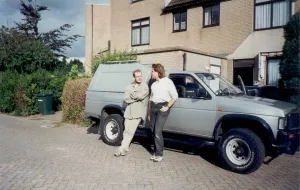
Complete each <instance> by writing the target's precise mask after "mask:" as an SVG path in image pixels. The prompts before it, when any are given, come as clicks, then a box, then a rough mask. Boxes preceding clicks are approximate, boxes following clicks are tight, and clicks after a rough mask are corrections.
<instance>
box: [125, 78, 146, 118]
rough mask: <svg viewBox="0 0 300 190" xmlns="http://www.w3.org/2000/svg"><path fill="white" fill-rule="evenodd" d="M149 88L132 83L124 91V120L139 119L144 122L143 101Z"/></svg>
mask: <svg viewBox="0 0 300 190" xmlns="http://www.w3.org/2000/svg"><path fill="white" fill-rule="evenodd" d="M148 94H149V88H148V85H147V84H146V83H144V82H142V83H141V84H137V83H133V84H131V85H129V86H128V87H127V89H126V91H125V96H124V101H125V102H126V103H127V107H126V110H125V113H124V117H125V118H126V119H137V118H141V119H143V120H145V117H146V113H147V112H146V110H147V109H146V105H145V103H144V102H143V100H144V99H145V98H146V97H147V96H148Z"/></svg>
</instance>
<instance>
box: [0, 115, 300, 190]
mask: <svg viewBox="0 0 300 190" xmlns="http://www.w3.org/2000/svg"><path fill="white" fill-rule="evenodd" d="M49 124H51V122H50V121H46V120H30V119H28V118H16V117H10V116H4V115H0V189H1V190H6V189H9V190H11V189H20V190H21V189H22V190H23V189H55V190H57V189H80V190H83V189H116V190H119V189H180V190H182V189H184V190H188V189H197V190H198V189H220V190H221V189H222V190H223V189H230V190H231V189H272V190H275V189H284V190H287V189H291V190H295V189H299V188H300V184H299V179H300V170H299V169H300V168H299V166H300V163H299V160H300V159H299V158H300V154H299V152H297V154H296V155H294V156H288V155H282V156H280V157H278V158H276V159H275V160H273V161H272V162H270V163H269V164H268V165H267V164H263V166H262V167H261V168H260V169H259V170H258V171H256V172H254V173H252V174H249V175H241V174H236V173H232V172H229V171H226V170H223V169H222V168H220V167H218V164H217V161H216V159H215V153H214V152H213V151H212V150H210V149H201V150H199V151H198V153H196V154H192V153H183V152H182V151H181V149H182V148H178V147H177V146H173V147H172V146H170V147H171V148H175V149H176V150H171V149H167V150H166V151H165V152H164V154H165V160H164V161H163V162H160V163H154V162H151V161H150V160H149V157H150V154H149V152H148V151H147V150H146V149H145V148H144V147H143V146H142V145H140V144H139V143H138V142H141V141H139V140H138V141H137V143H135V144H132V146H131V153H130V154H129V155H127V156H126V157H120V158H116V157H114V156H113V153H114V152H115V150H116V147H111V146H108V145H106V144H104V143H103V142H102V141H101V140H99V136H98V135H96V134H93V133H91V134H87V128H78V127H74V126H73V127H72V126H61V127H54V128H51V127H49ZM183 149H184V150H191V149H190V148H189V147H185V148H183ZM187 152H188V151H187Z"/></svg>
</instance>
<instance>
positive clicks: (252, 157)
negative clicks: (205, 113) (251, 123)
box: [218, 128, 265, 174]
mask: <svg viewBox="0 0 300 190" xmlns="http://www.w3.org/2000/svg"><path fill="white" fill-rule="evenodd" d="M218 153H219V157H220V160H221V163H222V165H223V167H225V168H226V169H228V170H231V171H234V172H237V173H244V174H247V173H252V172H254V171H255V170H257V169H258V168H259V167H260V166H261V165H262V163H263V161H264V158H265V147H264V144H263V142H262V141H261V139H260V138H259V137H258V136H257V135H256V134H255V133H254V132H252V131H251V130H249V129H243V128H238V129H231V130H229V131H228V132H227V133H225V134H224V135H223V137H222V139H221V140H220V143H219V146H218Z"/></svg>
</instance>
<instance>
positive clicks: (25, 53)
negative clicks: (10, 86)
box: [0, 26, 56, 73]
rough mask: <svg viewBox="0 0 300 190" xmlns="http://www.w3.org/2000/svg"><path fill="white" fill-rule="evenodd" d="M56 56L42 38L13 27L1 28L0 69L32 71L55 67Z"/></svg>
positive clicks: (20, 71) (19, 71)
mask: <svg viewBox="0 0 300 190" xmlns="http://www.w3.org/2000/svg"><path fill="white" fill-rule="evenodd" d="M55 60H56V59H55V56H54V55H53V53H52V52H51V50H50V49H49V47H48V46H46V45H45V44H43V43H42V42H41V41H40V40H37V39H34V38H32V37H30V36H27V35H25V34H24V33H21V32H18V31H17V30H15V29H13V28H11V29H9V28H6V27H4V26H3V27H2V28H0V71H6V70H11V71H17V72H18V73H32V72H34V71H36V70H37V69H39V68H44V69H47V70H51V69H52V68H53V67H55V63H56V62H55Z"/></svg>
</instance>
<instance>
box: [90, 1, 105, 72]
mask: <svg viewBox="0 0 300 190" xmlns="http://www.w3.org/2000/svg"><path fill="white" fill-rule="evenodd" d="M110 10H111V9H110V6H109V5H97V4H95V5H92V4H86V6H85V23H86V24H85V58H86V59H85V69H86V71H87V73H90V72H91V62H92V57H93V56H95V55H97V54H98V53H99V52H101V51H104V50H107V48H108V41H109V40H110V38H111V36H110V29H111V25H110Z"/></svg>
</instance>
